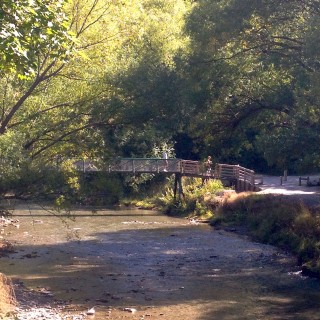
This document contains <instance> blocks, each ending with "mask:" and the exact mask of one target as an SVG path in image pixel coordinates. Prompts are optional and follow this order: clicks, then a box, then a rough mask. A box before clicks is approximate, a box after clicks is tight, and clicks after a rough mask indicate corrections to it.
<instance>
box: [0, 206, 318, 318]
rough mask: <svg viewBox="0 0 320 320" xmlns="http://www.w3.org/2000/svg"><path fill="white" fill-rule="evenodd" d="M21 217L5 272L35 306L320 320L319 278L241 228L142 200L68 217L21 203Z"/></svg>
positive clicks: (107, 314) (115, 314) (10, 233)
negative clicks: (161, 209) (221, 226)
mask: <svg viewBox="0 0 320 320" xmlns="http://www.w3.org/2000/svg"><path fill="white" fill-rule="evenodd" d="M13 219H18V220H19V223H18V224H19V225H17V226H9V227H7V228H6V229H5V231H4V232H5V234H4V236H5V238H6V239H7V240H9V241H11V242H12V243H13V244H14V247H15V252H14V253H12V254H10V255H9V256H7V257H2V258H1V259H0V267H1V271H2V272H3V273H5V274H6V275H7V276H10V277H11V278H12V279H13V281H14V283H16V285H17V295H18V298H19V292H20V291H21V285H22V284H23V287H24V288H25V289H24V291H23V292H25V290H26V289H28V292H31V293H32V294H33V296H32V297H35V299H36V301H35V302H34V301H31V300H32V299H31V298H30V301H29V302H27V303H29V304H30V306H31V305H34V304H36V305H37V307H38V308H39V307H42V306H46V307H47V306H48V305H51V306H53V307H58V308H59V310H60V311H61V312H62V313H63V314H64V315H69V318H66V319H84V318H90V319H91V318H92V316H87V315H85V314H86V311H87V310H88V309H90V308H92V307H94V308H95V316H94V319H95V320H102V319H140V320H141V319H164V320H171V319H186V320H188V319H190V320H193V319H199V320H206V319H208V320H209V319H210V320H212V319H219V320H221V319H230V320H231V319H246V320H248V319H255V320H256V319H281V320H284V319H298V320H299V319H301V320H303V319H308V320H309V319H320V311H319V310H320V281H319V280H316V279H311V278H305V277H302V276H301V274H300V272H299V269H298V268H297V266H296V265H295V263H294V259H293V258H292V257H290V255H288V254H286V253H284V252H281V251H279V250H277V249H276V248H274V247H272V246H268V245H263V244H258V243H254V242H252V241H250V240H249V239H247V238H246V237H245V236H240V235H237V234H235V233H233V232H226V231H223V230H215V229H214V228H212V227H210V226H208V225H206V224H197V223H194V222H190V221H189V220H187V219H179V218H171V217H167V216H165V215H162V214H160V213H158V212H155V211H147V210H138V209H134V210H132V209H117V210H114V209H108V210H106V209H104V210H97V211H95V212H92V211H90V210H84V209H78V210H74V211H72V212H71V213H70V215H69V217H67V216H66V215H65V213H64V212H61V213H54V212H49V211H47V210H45V209H44V208H43V207H40V206H37V205H30V206H26V204H23V205H16V207H15V209H14V211H13ZM18 284H19V286H18ZM30 290H31V291H30ZM24 303H25V304H26V301H24ZM77 317H78V318H77ZM31 319H44V318H40V317H39V318H36V317H34V318H31Z"/></svg>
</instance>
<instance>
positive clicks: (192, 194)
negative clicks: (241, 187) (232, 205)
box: [155, 178, 224, 218]
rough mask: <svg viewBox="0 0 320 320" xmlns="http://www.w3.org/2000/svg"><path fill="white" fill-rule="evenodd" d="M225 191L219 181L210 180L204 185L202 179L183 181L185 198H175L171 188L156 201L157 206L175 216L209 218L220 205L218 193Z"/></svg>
mask: <svg viewBox="0 0 320 320" xmlns="http://www.w3.org/2000/svg"><path fill="white" fill-rule="evenodd" d="M223 189H224V187H223V185H222V183H221V182H220V181H218V180H208V181H207V182H206V183H203V180H202V179H200V178H184V179H183V196H182V197H181V198H180V199H179V198H178V195H176V198H175V197H174V192H173V190H172V189H171V188H168V189H166V191H165V192H164V193H163V195H162V196H160V197H159V198H157V200H155V203H156V206H157V207H160V208H162V210H164V211H165V212H166V213H167V214H169V215H175V216H186V215H188V216H191V215H194V216H197V217H202V218H208V217H209V216H211V215H213V214H214V210H215V209H216V207H217V206H218V204H219V201H218V200H217V196H218V193H219V192H221V191H222V190H223Z"/></svg>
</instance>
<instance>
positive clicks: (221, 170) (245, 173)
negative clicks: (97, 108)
mask: <svg viewBox="0 0 320 320" xmlns="http://www.w3.org/2000/svg"><path fill="white" fill-rule="evenodd" d="M214 176H215V177H216V178H217V179H222V180H223V179H226V180H228V179H229V180H230V179H235V180H240V181H244V182H248V183H250V184H251V185H254V184H255V172H254V171H253V170H250V169H247V168H244V167H241V166H239V165H230V164H217V165H216V166H215V173H214Z"/></svg>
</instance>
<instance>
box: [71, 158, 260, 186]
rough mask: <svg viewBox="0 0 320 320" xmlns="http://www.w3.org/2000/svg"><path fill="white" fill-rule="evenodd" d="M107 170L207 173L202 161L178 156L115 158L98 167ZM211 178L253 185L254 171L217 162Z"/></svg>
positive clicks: (85, 167) (83, 166)
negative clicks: (166, 157) (104, 165)
mask: <svg viewBox="0 0 320 320" xmlns="http://www.w3.org/2000/svg"><path fill="white" fill-rule="evenodd" d="M75 165H76V167H78V169H80V170H81V171H84V172H85V171H99V169H98V167H99V166H98V165H97V166H95V162H93V161H90V160H86V161H85V160H83V161H76V162H75ZM100 170H106V171H109V172H123V173H125V172H131V173H160V172H167V173H180V174H182V175H188V176H199V177H207V176H208V173H207V172H206V169H205V167H204V165H203V163H202V162H200V161H194V160H183V159H179V158H169V159H163V158H115V159H113V160H112V161H111V162H110V163H109V164H108V165H107V168H104V169H103V168H100ZM209 175H210V176H211V177H212V178H216V179H221V180H223V179H226V180H237V181H244V182H246V183H250V184H251V185H255V172H254V171H253V170H250V169H247V168H244V167H241V166H240V165H231V164H224V163H218V164H216V165H215V167H214V171H213V172H212V173H210V174H209Z"/></svg>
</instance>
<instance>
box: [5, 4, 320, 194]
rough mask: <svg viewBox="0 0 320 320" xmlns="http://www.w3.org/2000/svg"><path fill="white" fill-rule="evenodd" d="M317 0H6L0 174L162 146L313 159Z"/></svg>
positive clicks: (263, 168) (287, 161)
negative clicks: (67, 160) (64, 161)
mask: <svg viewBox="0 0 320 320" xmlns="http://www.w3.org/2000/svg"><path fill="white" fill-rule="evenodd" d="M319 2H320V1H318V0H292V1H287V0H277V1H276V0H220V1H218V0H215V1H212V0H197V1H193V0H123V1H114V0H70V1H65V0H50V1H40V0H34V1H30V0H19V1H16V0H15V1H13V0H4V1H3V5H2V7H1V8H0V39H1V41H0V43H1V44H0V72H1V79H0V82H1V86H0V92H1V110H0V152H1V169H2V172H4V174H3V176H2V183H1V184H2V186H4V185H5V184H6V183H8V181H9V180H10V181H12V180H15V179H19V177H20V178H21V176H22V175H23V174H25V173H24V172H25V168H27V167H28V168H30V167H32V168H34V169H40V168H43V167H44V166H53V165H55V164H56V162H57V159H62V158H64V159H72V158H95V159H100V160H101V161H107V160H108V159H111V158H113V157H155V156H157V155H159V150H160V151H161V150H162V149H164V148H165V149H170V150H171V151H170V152H171V155H172V156H176V157H181V158H185V159H196V160H199V159H203V158H204V157H206V156H207V155H208V154H211V155H212V156H213V157H214V159H215V161H216V162H219V161H221V162H227V163H230V164H234V163H237V164H238V163H239V164H241V165H243V166H246V167H249V168H251V169H254V170H256V171H259V172H264V173H267V172H268V173H276V172H280V171H282V170H284V169H289V170H291V172H295V173H298V172H299V173H302V172H310V171H317V170H318V169H319V166H320V161H319V150H318V148H317V141H319V138H320V130H319V129H320V111H319V110H320V109H319V103H320V89H319V88H320V86H319V83H320V60H319V59H320V56H319V55H320V53H319V52H320V50H319V46H320V44H319V41H318V39H319V37H320V3H319ZM67 171H68V170H67ZM39 179H40V178H39ZM2 188H4V189H6V188H5V187H2Z"/></svg>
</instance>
